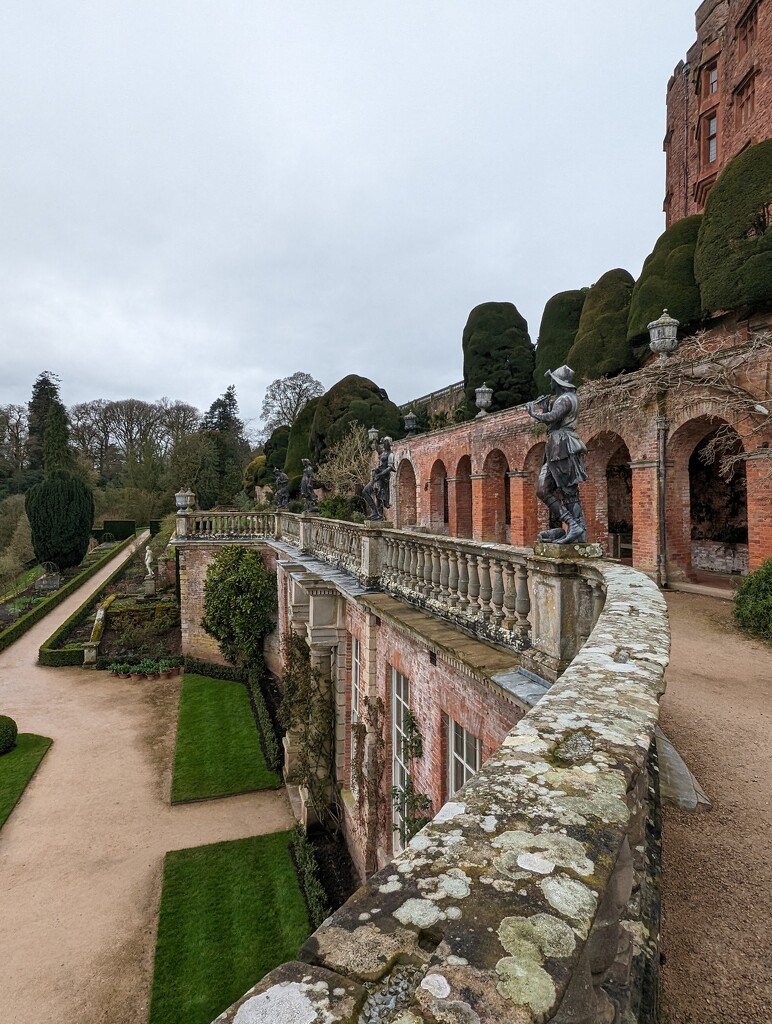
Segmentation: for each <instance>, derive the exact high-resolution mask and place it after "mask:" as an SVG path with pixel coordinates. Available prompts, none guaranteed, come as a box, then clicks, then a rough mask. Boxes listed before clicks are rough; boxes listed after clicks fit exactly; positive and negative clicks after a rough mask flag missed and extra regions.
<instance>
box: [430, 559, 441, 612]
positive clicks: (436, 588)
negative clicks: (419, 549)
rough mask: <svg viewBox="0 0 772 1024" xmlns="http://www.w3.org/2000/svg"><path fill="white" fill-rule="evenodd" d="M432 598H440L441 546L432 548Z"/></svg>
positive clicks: (436, 599) (434, 599)
mask: <svg viewBox="0 0 772 1024" xmlns="http://www.w3.org/2000/svg"><path fill="white" fill-rule="evenodd" d="M431 598H432V600H433V601H439V599H440V551H439V548H434V547H433V548H432V589H431Z"/></svg>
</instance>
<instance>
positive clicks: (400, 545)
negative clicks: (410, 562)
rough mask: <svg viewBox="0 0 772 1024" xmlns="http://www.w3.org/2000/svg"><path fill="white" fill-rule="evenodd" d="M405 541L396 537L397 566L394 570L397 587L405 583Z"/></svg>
mask: <svg viewBox="0 0 772 1024" xmlns="http://www.w3.org/2000/svg"><path fill="white" fill-rule="evenodd" d="M405 554H406V551H405V542H404V541H403V540H400V538H399V537H398V538H397V566H396V572H395V574H394V575H395V582H396V584H397V586H398V587H401V586H403V585H404V583H405Z"/></svg>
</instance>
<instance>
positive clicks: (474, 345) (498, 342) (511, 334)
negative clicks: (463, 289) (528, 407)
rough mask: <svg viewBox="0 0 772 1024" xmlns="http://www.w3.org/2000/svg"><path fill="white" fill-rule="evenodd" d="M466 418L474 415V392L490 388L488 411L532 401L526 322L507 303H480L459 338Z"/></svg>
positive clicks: (514, 307) (532, 355) (530, 358)
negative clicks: (484, 386) (462, 364)
mask: <svg viewBox="0 0 772 1024" xmlns="http://www.w3.org/2000/svg"><path fill="white" fill-rule="evenodd" d="M461 344H462V348H463V351H464V394H465V398H466V409H467V414H468V415H474V414H475V413H476V412H477V407H476V405H475V389H476V388H479V387H481V386H482V384H487V385H488V387H489V388H493V397H492V399H491V406H490V411H491V412H496V411H497V410H499V409H511V408H512V407H513V406H515V405H520V403H521V402H527V401H528V399H529V398H533V397H534V394H533V366H534V354H533V345H532V344H531V338H530V335H529V334H528V323H527V321H526V320H525V318H524V317H523V316H521V315H520V313H519V312H518V310H517V307H516V306H514V305H513V304H512V303H511V302H483V303H481V304H480V305H479V306H475V308H474V309H473V310H472V312H471V313H470V314H469V319H468V320H467V322H466V326H465V327H464V333H463V336H462V341H461Z"/></svg>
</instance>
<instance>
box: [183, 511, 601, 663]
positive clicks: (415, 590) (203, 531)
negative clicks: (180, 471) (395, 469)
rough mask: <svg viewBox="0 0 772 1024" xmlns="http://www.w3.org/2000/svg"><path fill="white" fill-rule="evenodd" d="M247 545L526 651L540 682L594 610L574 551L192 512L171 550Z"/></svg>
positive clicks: (579, 639) (568, 651)
mask: <svg viewBox="0 0 772 1024" xmlns="http://www.w3.org/2000/svg"><path fill="white" fill-rule="evenodd" d="M250 540H255V541H266V540H268V541H270V540H280V541H283V542H284V543H285V544H289V545H291V546H292V547H294V548H296V549H297V550H298V551H300V552H303V553H304V554H307V555H310V556H312V557H313V558H315V559H318V560H321V561H323V562H326V563H328V564H329V565H332V566H334V567H335V568H337V569H340V570H342V571H343V572H345V573H347V574H349V575H350V576H353V577H355V578H356V579H357V580H358V581H359V582H360V583H362V584H364V585H365V586H368V587H373V588H376V589H379V590H384V591H386V592H387V593H389V594H392V595H393V596H394V597H398V598H401V599H402V600H406V601H409V602H410V603H411V604H416V605H418V606H419V607H422V608H425V609H426V610H427V611H430V612H432V613H433V614H435V615H439V616H441V617H442V618H445V619H447V620H448V621H451V622H453V623H454V624H455V625H457V626H460V627H461V628H462V629H466V630H469V631H472V632H474V633H475V634H476V635H477V636H480V637H482V638H484V639H487V640H490V641H492V642H494V643H498V644H504V645H506V646H509V647H513V648H515V649H516V650H518V651H521V652H529V653H527V654H525V657H524V665H525V667H527V668H530V669H532V670H534V671H536V672H538V673H539V674H541V675H544V676H545V677H547V678H548V679H550V680H553V679H556V678H557V677H558V675H559V674H560V672H561V671H563V669H564V668H565V667H566V666H567V665H568V664H569V663H570V661H571V659H572V658H573V656H574V655H575V654H576V652H577V651H578V650H579V649H580V647H581V646H582V644H583V643H584V642H585V640H586V639H587V637H588V636H589V634H590V631H591V630H592V627H593V625H594V624H595V622H596V621H597V618H598V615H599V613H600V609H601V608H602V606H603V595H604V584H603V581H602V579H600V578H599V576H598V574H597V573H596V572H595V571H594V570H593V568H592V562H587V563H586V564H585V563H583V562H582V559H580V558H577V551H578V550H579V548H578V547H577V546H575V545H572V546H570V547H568V548H561V547H558V546H556V545H537V546H536V549H535V552H534V549H532V548H518V547H513V546H511V545H509V544H491V543H484V542H480V541H472V540H459V539H458V538H453V537H445V536H439V535H433V534H425V533H416V532H414V531H408V530H395V529H393V528H392V527H391V526H389V525H388V524H384V523H348V522H342V521H339V520H334V519H324V518H321V517H319V516H308V515H302V516H299V515H295V514H292V513H289V512H267V513H247V514H240V513H212V512H208V513H200V512H195V513H182V514H181V515H179V516H178V518H177V534H176V542H177V543H189V542H193V543H194V542H196V541H209V542H212V541H220V542H227V543H248V542H249V541H250ZM586 547H587V546H586V545H585V546H584V548H586ZM599 550H600V549H597V550H596V551H593V554H596V555H597V554H598V553H599Z"/></svg>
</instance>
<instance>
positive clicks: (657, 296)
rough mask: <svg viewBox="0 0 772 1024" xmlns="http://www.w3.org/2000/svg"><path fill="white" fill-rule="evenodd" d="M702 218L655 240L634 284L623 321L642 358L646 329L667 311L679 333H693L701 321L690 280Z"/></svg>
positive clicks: (693, 282) (681, 223)
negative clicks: (691, 331)
mask: <svg viewBox="0 0 772 1024" xmlns="http://www.w3.org/2000/svg"><path fill="white" fill-rule="evenodd" d="M701 224H702V215H701V214H695V215H694V216H693V217H685V218H684V219H683V220H679V221H676V223H675V224H673V225H672V227H669V228H668V229H667V231H665V232H664V234H661V235H660V236H659V238H658V239H657V242H656V244H655V246H654V249H653V250H652V252H651V253H650V254H649V255H648V256H647V257H646V260H645V262H644V264H643V270H641V276H640V277H639V278H638V280H637V281H636V282H635V287H634V288H633V294H632V298H631V301H630V315H629V317H628V320H627V338H628V341H630V342H631V343H632V345H633V346H634V347H636V348H638V347H642V350H643V352H642V354H645V353H646V352H648V344H649V332H648V329H647V328H648V325H649V324H650V323H651V321H652V320H657V319H658V318H659V317H660V316H661V315H662V310H663V309H667V310H668V312H669V313H670V315H671V316H674V317H675V318H676V319H677V320H680V321H681V331H682V332H688V331H690V330H693V329H694V328H695V327H696V326H697V324H698V323H699V321H700V319H701V317H702V304H701V302H700V289H699V287H698V285H697V282H696V280H695V279H694V253H695V250H696V248H697V235H698V233H699V230H700V225H701Z"/></svg>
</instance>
